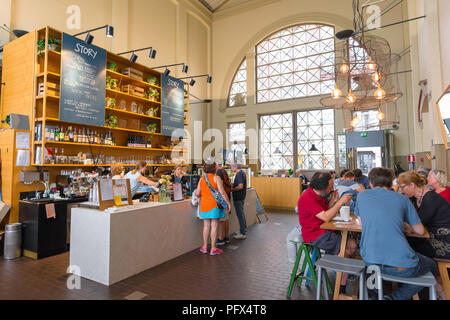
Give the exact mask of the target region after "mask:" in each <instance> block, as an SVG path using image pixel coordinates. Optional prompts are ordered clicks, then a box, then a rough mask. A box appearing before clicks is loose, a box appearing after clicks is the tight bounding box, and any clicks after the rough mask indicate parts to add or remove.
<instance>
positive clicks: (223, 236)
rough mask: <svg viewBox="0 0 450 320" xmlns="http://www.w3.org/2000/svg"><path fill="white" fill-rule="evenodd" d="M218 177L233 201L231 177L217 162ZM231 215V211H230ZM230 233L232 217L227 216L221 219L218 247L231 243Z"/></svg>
mask: <svg viewBox="0 0 450 320" xmlns="http://www.w3.org/2000/svg"><path fill="white" fill-rule="evenodd" d="M216 168H217V171H216V176H218V177H219V178H220V179H221V180H222V183H223V189H224V190H225V193H226V194H227V196H228V199H231V182H230V177H228V173H227V172H226V171H225V169H224V168H223V167H222V164H221V163H219V162H217V164H216ZM230 214H231V211H230ZM229 233H230V217H229V215H227V214H225V217H224V218H222V219H220V221H219V237H218V239H217V245H218V246H221V245H224V244H225V243H228V242H230V239H229V238H228V234H229Z"/></svg>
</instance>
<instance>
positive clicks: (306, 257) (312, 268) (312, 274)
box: [305, 250, 317, 288]
mask: <svg viewBox="0 0 450 320" xmlns="http://www.w3.org/2000/svg"><path fill="white" fill-rule="evenodd" d="M306 252H307V254H305V259H307V260H306V262H307V263H308V267H309V270H310V271H311V277H312V280H313V283H314V285H315V286H316V288H317V276H316V271H315V270H314V266H313V264H312V261H311V258H310V255H309V253H310V252H309V250H307V251H306Z"/></svg>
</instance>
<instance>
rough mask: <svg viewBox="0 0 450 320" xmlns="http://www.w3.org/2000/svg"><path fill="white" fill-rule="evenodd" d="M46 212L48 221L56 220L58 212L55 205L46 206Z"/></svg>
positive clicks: (48, 204)
mask: <svg viewBox="0 0 450 320" xmlns="http://www.w3.org/2000/svg"><path fill="white" fill-rule="evenodd" d="M45 212H46V213H47V219H50V218H55V219H56V211H55V204H54V203H47V204H46V205H45Z"/></svg>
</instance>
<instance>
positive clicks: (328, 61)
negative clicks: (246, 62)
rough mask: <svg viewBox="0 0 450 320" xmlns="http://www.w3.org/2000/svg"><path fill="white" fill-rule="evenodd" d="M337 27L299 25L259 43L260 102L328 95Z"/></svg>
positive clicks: (257, 52)
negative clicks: (328, 77)
mask: <svg viewBox="0 0 450 320" xmlns="http://www.w3.org/2000/svg"><path fill="white" fill-rule="evenodd" d="M334 49H335V46H334V28H333V27H329V26H323V25H298V26H294V27H289V28H286V29H284V30H281V31H279V32H277V33H275V34H273V35H271V36H269V37H268V38H266V39H265V40H264V41H262V42H261V43H259V44H258V45H257V46H256V60H255V61H256V85H257V94H256V96H257V102H258V103H261V102H267V101H277V100H286V99H293V98H301V97H306V96H313V95H321V94H328V93H330V92H331V91H332V90H333V88H334V81H330V79H327V75H328V74H330V73H333V72H334V71H333V70H334V63H335V53H334Z"/></svg>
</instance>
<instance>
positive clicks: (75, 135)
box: [45, 126, 116, 146]
mask: <svg viewBox="0 0 450 320" xmlns="http://www.w3.org/2000/svg"><path fill="white" fill-rule="evenodd" d="M45 140H46V141H59V142H73V143H88V144H101V145H107V146H115V145H116V140H115V138H114V137H113V135H112V133H111V132H110V131H109V132H105V133H97V131H94V130H92V129H86V128H83V129H78V130H77V129H76V128H72V126H69V127H67V129H64V127H56V128H54V129H53V128H51V127H50V126H46V128H45Z"/></svg>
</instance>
